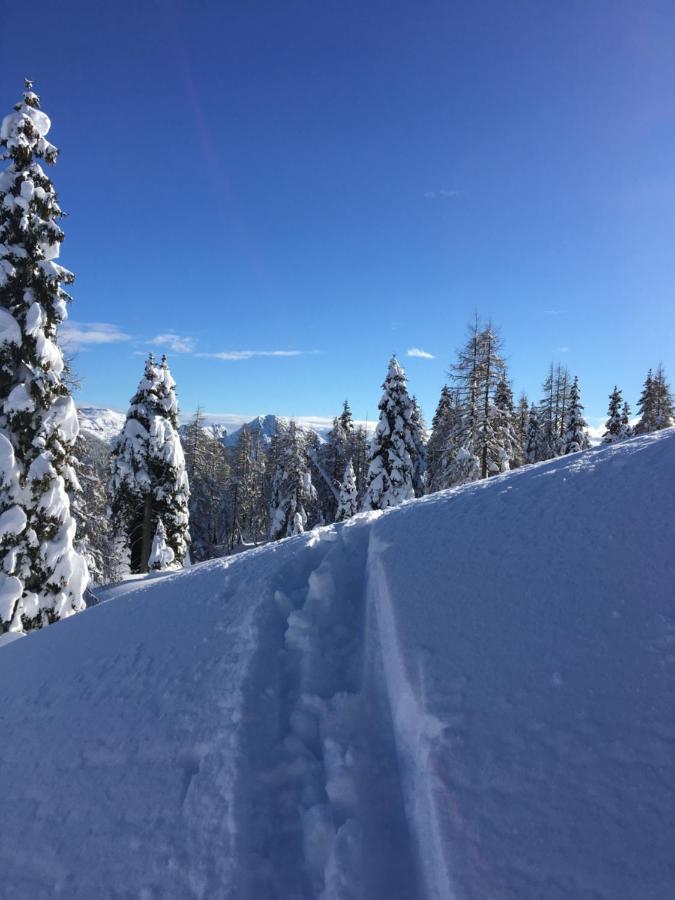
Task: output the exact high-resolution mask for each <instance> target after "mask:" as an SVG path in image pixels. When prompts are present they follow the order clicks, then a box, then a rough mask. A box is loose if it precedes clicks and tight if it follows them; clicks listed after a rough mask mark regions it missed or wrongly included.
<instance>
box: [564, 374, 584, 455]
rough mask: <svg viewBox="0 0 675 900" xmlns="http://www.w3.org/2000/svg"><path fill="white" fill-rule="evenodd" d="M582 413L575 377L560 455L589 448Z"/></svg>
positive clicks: (577, 381) (577, 382)
mask: <svg viewBox="0 0 675 900" xmlns="http://www.w3.org/2000/svg"><path fill="white" fill-rule="evenodd" d="M583 411H584V407H583V404H582V403H581V397H580V394H579V380H578V379H577V378H576V376H575V378H574V381H573V382H572V390H571V391H570V396H569V406H568V409H567V429H566V431H565V436H564V438H563V443H562V446H561V451H562V455H566V454H568V453H578V452H579V451H580V450H586V449H588V447H589V441H588V434H587V432H586V422H585V420H584V414H583Z"/></svg>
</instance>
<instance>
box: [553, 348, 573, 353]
mask: <svg viewBox="0 0 675 900" xmlns="http://www.w3.org/2000/svg"><path fill="white" fill-rule="evenodd" d="M569 352H570V348H569V347H558V348H557V350H556V353H569Z"/></svg>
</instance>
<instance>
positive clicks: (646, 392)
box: [635, 369, 656, 434]
mask: <svg viewBox="0 0 675 900" xmlns="http://www.w3.org/2000/svg"><path fill="white" fill-rule="evenodd" d="M654 393H655V391H654V377H653V375H652V370H651V369H650V370H649V372H647V378H646V379H645V383H644V387H643V388H642V394H641V395H640V399H639V400H638V407H637V411H638V415H639V416H640V420H639V422H638V423H637V424H636V426H635V434H648V433H649V432H650V431H655V430H656V412H655V399H656V398H655V396H654Z"/></svg>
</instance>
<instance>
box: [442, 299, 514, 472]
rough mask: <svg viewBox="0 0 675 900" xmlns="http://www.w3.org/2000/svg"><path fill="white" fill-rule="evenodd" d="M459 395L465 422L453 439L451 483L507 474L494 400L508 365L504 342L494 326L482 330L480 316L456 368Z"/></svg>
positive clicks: (505, 454)
mask: <svg viewBox="0 0 675 900" xmlns="http://www.w3.org/2000/svg"><path fill="white" fill-rule="evenodd" d="M452 377H453V381H454V383H455V392H456V395H457V397H458V398H459V401H460V405H461V422H460V425H459V427H458V428H457V429H456V433H455V437H454V440H453V443H454V446H455V447H456V448H457V449H456V451H453V452H454V456H453V459H452V460H451V462H450V465H449V468H448V475H447V477H448V480H449V482H450V484H464V483H466V482H468V481H474V480H476V479H477V478H487V477H488V476H490V475H495V474H497V473H498V472H502V471H504V470H505V469H504V466H505V461H506V460H507V459H508V450H507V449H506V448H505V447H504V446H502V443H501V442H502V440H503V437H504V434H503V431H502V428H501V424H502V422H503V418H504V417H503V414H502V412H501V411H500V410H499V409H498V408H497V407H496V406H495V403H494V397H495V393H496V390H497V387H498V385H499V383H500V381H501V380H502V379H505V378H506V363H505V362H504V359H503V357H502V355H501V340H500V339H499V336H498V335H497V333H496V331H495V329H494V328H493V327H492V325H491V324H490V323H488V324H487V325H486V326H485V327H481V324H480V321H479V319H478V317H476V319H475V321H474V323H473V324H472V325H471V326H470V327H469V338H468V340H467V342H466V344H465V345H464V347H463V348H462V349H461V350H460V352H459V355H458V359H457V362H456V363H455V365H454V366H453V367H452Z"/></svg>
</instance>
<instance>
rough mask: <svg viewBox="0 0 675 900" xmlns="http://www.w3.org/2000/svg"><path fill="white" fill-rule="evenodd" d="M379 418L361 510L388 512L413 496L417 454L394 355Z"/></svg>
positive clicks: (407, 398)
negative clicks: (388, 509)
mask: <svg viewBox="0 0 675 900" xmlns="http://www.w3.org/2000/svg"><path fill="white" fill-rule="evenodd" d="M382 388H383V391H384V393H383V394H382V398H381V400H380V402H379V405H378V408H379V410H380V418H379V421H378V423H377V428H376V429H375V434H374V435H373V438H372V441H371V444H370V452H369V455H368V477H367V482H366V492H365V495H364V497H363V501H362V508H363V509H364V510H370V509H387V508H388V507H390V506H397V505H398V504H399V503H402V502H403V501H404V500H411V499H412V498H413V497H414V496H415V491H414V487H413V476H414V471H415V463H414V459H415V456H416V453H417V448H416V446H415V440H414V437H413V434H412V425H411V417H412V401H411V399H410V395H409V394H408V384H407V381H406V377H405V372H404V371H403V369H402V368H401V366H400V365H399V363H398V360H397V359H396V357H395V356H393V357H392V358H391V361H390V362H389V370H388V372H387V377H386V378H385V380H384V384H383V385H382Z"/></svg>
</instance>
